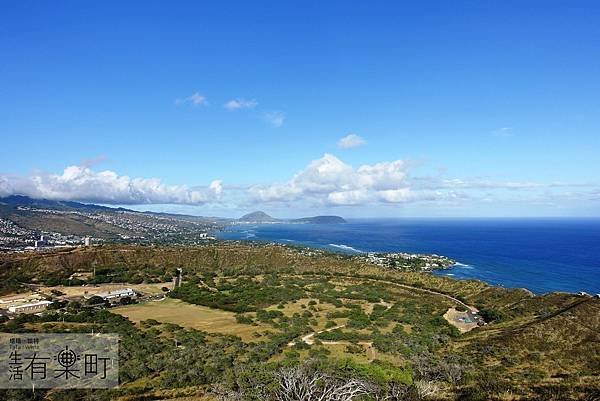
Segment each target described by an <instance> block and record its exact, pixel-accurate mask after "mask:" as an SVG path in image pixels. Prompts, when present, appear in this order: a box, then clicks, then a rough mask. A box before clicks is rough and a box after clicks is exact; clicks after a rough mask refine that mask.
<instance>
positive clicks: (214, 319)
mask: <svg viewBox="0 0 600 401" xmlns="http://www.w3.org/2000/svg"><path fill="white" fill-rule="evenodd" d="M111 312H113V313H118V314H120V315H122V316H125V317H127V318H128V319H129V320H131V321H132V322H135V323H139V322H141V321H143V320H147V319H154V320H157V321H159V322H161V323H173V324H177V325H179V326H182V327H187V328H192V329H197V330H203V331H207V332H209V333H222V334H232V335H236V336H239V337H240V338H242V340H244V341H252V340H256V338H255V336H254V333H262V332H264V331H266V330H267V329H268V328H269V327H268V326H261V325H258V326H252V325H248V324H240V323H237V322H236V320H235V314H234V313H232V312H227V311H224V310H219V309H212V308H208V307H205V306H200V305H192V304H188V303H186V302H183V301H180V300H178V299H171V298H166V299H164V300H163V301H152V302H146V303H142V304H136V305H128V306H121V307H118V308H114V309H111Z"/></svg>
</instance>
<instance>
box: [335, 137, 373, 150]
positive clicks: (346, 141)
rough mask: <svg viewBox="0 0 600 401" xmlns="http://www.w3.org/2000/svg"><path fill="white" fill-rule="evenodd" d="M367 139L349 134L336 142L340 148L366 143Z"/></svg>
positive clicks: (354, 146)
mask: <svg viewBox="0 0 600 401" xmlns="http://www.w3.org/2000/svg"><path fill="white" fill-rule="evenodd" d="M366 143H367V141H365V140H364V139H363V138H361V137H360V136H358V135H356V134H349V135H346V136H345V137H343V138H342V139H340V140H339V141H338V143H337V145H338V147H340V148H342V149H350V148H356V147H359V146H362V145H366Z"/></svg>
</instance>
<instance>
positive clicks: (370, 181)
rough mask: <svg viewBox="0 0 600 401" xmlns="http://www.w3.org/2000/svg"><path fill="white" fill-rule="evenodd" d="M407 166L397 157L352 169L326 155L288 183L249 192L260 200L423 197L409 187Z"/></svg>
mask: <svg viewBox="0 0 600 401" xmlns="http://www.w3.org/2000/svg"><path fill="white" fill-rule="evenodd" d="M408 167H409V166H408V164H407V163H406V162H405V161H403V160H396V161H392V162H381V163H376V164H373V165H362V166H360V167H358V168H353V167H352V166H350V165H348V164H346V163H344V162H343V161H341V160H340V159H338V158H337V157H335V156H334V155H331V154H325V155H323V157H322V158H320V159H317V160H314V161H312V162H311V163H309V165H308V166H307V167H305V168H304V169H303V170H301V171H300V172H298V173H297V174H295V175H294V176H293V177H292V179H291V180H289V181H288V182H285V183H277V184H272V185H257V186H253V187H251V188H250V189H249V192H250V194H251V195H252V196H253V197H255V198H256V199H258V200H261V201H280V202H288V201H295V200H299V199H313V200H317V201H321V202H323V203H327V204H331V205H357V204H365V203H369V202H378V201H383V202H386V203H400V202H408V201H414V200H417V199H419V198H420V196H421V195H420V194H419V193H413V192H412V191H411V190H410V188H408V186H407V182H406V179H407V173H408Z"/></svg>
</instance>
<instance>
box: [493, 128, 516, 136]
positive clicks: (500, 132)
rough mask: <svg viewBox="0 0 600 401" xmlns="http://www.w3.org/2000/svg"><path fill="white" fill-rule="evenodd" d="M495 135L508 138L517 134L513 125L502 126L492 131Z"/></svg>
mask: <svg viewBox="0 0 600 401" xmlns="http://www.w3.org/2000/svg"><path fill="white" fill-rule="evenodd" d="M492 135H493V136H497V137H502V138H508V137H511V136H515V134H514V132H513V129H512V128H511V127H502V128H499V129H497V130H495V131H493V132H492Z"/></svg>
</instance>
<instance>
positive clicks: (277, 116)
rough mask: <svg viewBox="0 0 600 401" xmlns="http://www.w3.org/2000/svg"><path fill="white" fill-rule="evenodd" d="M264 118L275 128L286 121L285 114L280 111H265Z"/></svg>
mask: <svg viewBox="0 0 600 401" xmlns="http://www.w3.org/2000/svg"><path fill="white" fill-rule="evenodd" d="M263 119H264V120H265V121H266V122H267V123H268V124H270V125H271V126H273V127H275V128H279V127H281V126H282V125H283V123H284V122H285V114H284V113H282V112H280V111H270V112H266V113H263Z"/></svg>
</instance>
